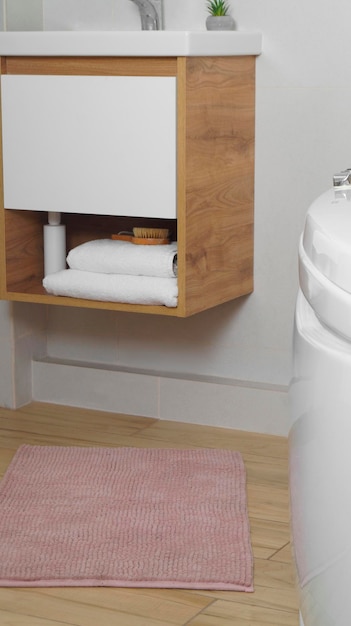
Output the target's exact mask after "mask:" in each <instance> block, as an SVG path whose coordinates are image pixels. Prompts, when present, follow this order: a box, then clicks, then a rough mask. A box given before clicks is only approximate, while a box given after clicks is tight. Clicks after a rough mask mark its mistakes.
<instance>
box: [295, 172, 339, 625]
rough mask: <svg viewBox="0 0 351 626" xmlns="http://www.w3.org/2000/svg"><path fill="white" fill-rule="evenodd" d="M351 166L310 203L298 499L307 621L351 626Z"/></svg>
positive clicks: (302, 302) (299, 363) (303, 272)
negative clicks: (333, 184)
mask: <svg viewBox="0 0 351 626" xmlns="http://www.w3.org/2000/svg"><path fill="white" fill-rule="evenodd" d="M350 182H351V170H346V171H345V172H342V173H340V174H338V175H336V176H335V177H334V183H335V186H334V187H333V188H332V189H330V190H329V191H327V192H326V193H324V194H323V195H322V196H320V197H319V198H318V199H317V200H316V201H315V202H314V203H313V204H312V205H311V207H310V209H309V211H308V213H307V217H306V223H305V228H304V232H303V234H302V237H301V240H300V246H299V276H300V289H299V294H298V298H297V304H296V314H295V328H294V372H293V379H292V383H291V389H290V398H291V428H290V433H289V471H290V501H291V527H292V543H293V553H294V557H295V564H296V572H297V583H298V589H299V598H300V610H301V617H300V623H301V626H303V625H304V626H350V625H351V185H350Z"/></svg>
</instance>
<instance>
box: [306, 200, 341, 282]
mask: <svg viewBox="0 0 351 626" xmlns="http://www.w3.org/2000/svg"><path fill="white" fill-rule="evenodd" d="M302 243H303V248H304V250H305V252H306V254H307V256H308V257H309V259H310V261H311V262H312V263H313V265H314V266H315V267H316V268H317V269H318V270H319V271H320V272H321V273H322V274H323V275H324V276H325V277H326V278H328V279H329V280H330V281H332V282H333V283H334V284H336V285H337V286H338V287H341V288H342V289H344V290H345V291H347V292H348V293H351V189H345V188H333V189H330V190H329V191H327V192H325V193H324V194H322V195H321V196H319V197H318V198H317V199H316V200H315V201H314V202H313V203H312V204H311V206H310V208H309V210H308V212H307V216H306V221H305V228H304V232H303V238H302Z"/></svg>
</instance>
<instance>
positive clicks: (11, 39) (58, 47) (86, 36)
mask: <svg viewBox="0 0 351 626" xmlns="http://www.w3.org/2000/svg"><path fill="white" fill-rule="evenodd" d="M261 47H262V35H261V33H258V32H245V31H229V32H228V31H210V32H208V31H200V30H199V31H175V30H174V31H171V30H163V31H151V32H150V31H90V32H88V31H40V32H39V31H38V32H34V31H25V32H14V31H11V32H10V31H8V32H1V33H0V55H3V56H6V55H8V56H10V55H11V56H160V57H162V56H236V55H247V54H248V55H251V54H252V55H258V54H260V53H261Z"/></svg>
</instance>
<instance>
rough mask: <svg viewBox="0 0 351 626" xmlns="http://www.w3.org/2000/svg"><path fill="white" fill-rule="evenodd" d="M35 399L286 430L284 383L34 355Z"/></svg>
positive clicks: (279, 431)
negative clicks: (183, 374) (129, 368)
mask: <svg viewBox="0 0 351 626" xmlns="http://www.w3.org/2000/svg"><path fill="white" fill-rule="evenodd" d="M32 373H33V399H34V400H37V401H39V402H50V403H54V404H62V405H68V406H79V407H83V408H90V409H98V410H101V411H108V412H114V413H125V414H128V415H143V416H145V417H153V418H157V419H161V420H169V421H178V422H186V423H191V424H201V425H207V426H220V427H224V428H233V429H237V430H246V431H252V432H259V433H266V434H273V435H282V436H286V435H287V434H288V429H289V418H288V394H287V391H288V390H287V387H285V386H281V385H263V384H262V385H261V384H259V383H252V382H247V381H238V380H235V381H233V380H228V379H220V378H209V377H196V378H194V377H190V376H189V377H183V376H180V375H179V374H171V373H167V374H162V373H160V372H158V373H157V372H151V373H150V372H146V371H139V372H135V371H128V370H127V369H118V368H106V367H105V366H99V365H95V364H94V365H89V366H87V364H84V363H72V362H63V361H62V362H58V361H51V360H50V359H45V360H43V361H34V362H33V367H32Z"/></svg>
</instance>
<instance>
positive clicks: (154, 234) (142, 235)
mask: <svg viewBox="0 0 351 626" xmlns="http://www.w3.org/2000/svg"><path fill="white" fill-rule="evenodd" d="M133 235H134V237H138V238H139V239H168V235H169V230H168V228H144V227H138V228H133Z"/></svg>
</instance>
